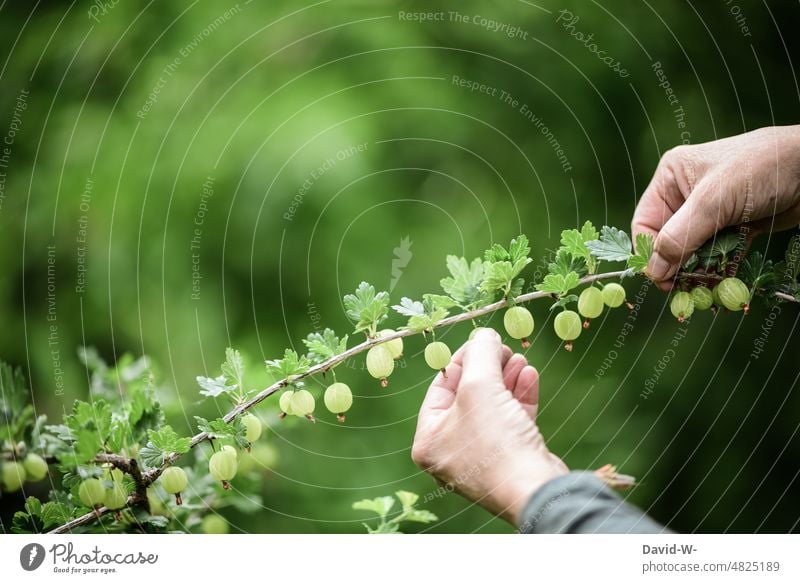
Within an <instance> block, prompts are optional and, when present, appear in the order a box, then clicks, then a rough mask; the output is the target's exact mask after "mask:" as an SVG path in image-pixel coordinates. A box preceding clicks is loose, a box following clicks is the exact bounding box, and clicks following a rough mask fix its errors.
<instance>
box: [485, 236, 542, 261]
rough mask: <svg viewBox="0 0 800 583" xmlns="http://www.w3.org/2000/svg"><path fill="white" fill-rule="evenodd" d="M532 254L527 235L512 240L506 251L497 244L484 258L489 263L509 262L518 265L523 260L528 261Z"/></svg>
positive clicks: (487, 251) (488, 250)
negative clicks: (529, 255)
mask: <svg viewBox="0 0 800 583" xmlns="http://www.w3.org/2000/svg"><path fill="white" fill-rule="evenodd" d="M530 252H531V248H530V246H529V245H528V238H527V237H526V236H525V235H520V236H519V237H516V238H514V239H511V243H510V244H509V246H508V250H506V249H505V248H504V247H503V246H502V245H500V244H498V243H495V244H494V245H492V246H491V247H490V248H489V249H487V250H486V253H484V258H485V260H486V261H487V262H489V263H496V262H498V261H508V262H510V263H516V262H517V261H519V260H521V259H526V258H527V257H528V254H529V253H530Z"/></svg>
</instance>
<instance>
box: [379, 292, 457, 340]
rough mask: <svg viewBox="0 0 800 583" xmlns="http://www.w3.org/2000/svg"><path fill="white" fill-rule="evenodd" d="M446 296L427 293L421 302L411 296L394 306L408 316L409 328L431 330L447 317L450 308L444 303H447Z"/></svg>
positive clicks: (406, 327) (420, 330) (419, 330)
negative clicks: (444, 305) (444, 306)
mask: <svg viewBox="0 0 800 583" xmlns="http://www.w3.org/2000/svg"><path fill="white" fill-rule="evenodd" d="M448 299H449V298H446V297H445V296H439V295H435V294H425V295H424V296H423V298H422V301H421V302H418V301H414V300H412V299H410V298H403V299H402V300H400V305H399V306H392V308H393V309H394V310H395V311H397V312H398V313H400V314H403V315H404V316H408V317H409V318H408V323H407V324H406V325H405V326H404V328H405V329H407V330H414V331H417V332H422V331H424V330H430V329H432V328H433V327H434V326H436V325H437V324H438V323H439V322H440V321H442V320H443V319H444V318H446V317H447V314H449V313H450V312H448V310H447V309H446V308H443V307H442V305H443V304H446V303H447V300H448Z"/></svg>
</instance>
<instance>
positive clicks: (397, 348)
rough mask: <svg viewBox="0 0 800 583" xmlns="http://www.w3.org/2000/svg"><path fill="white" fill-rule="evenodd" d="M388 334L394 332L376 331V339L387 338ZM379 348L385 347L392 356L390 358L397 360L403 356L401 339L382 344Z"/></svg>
mask: <svg viewBox="0 0 800 583" xmlns="http://www.w3.org/2000/svg"><path fill="white" fill-rule="evenodd" d="M390 334H394V330H390V329H388V328H387V329H386V330H379V331H378V338H384V337H386V336H389V335H390ZM381 346H385V347H386V348H388V349H389V352H390V353H391V355H392V358H394V359H398V358H400V357H401V356H403V339H402V338H395V339H394V340H389V342H384V343H383V344H382V345H381Z"/></svg>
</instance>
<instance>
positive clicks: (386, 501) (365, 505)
mask: <svg viewBox="0 0 800 583" xmlns="http://www.w3.org/2000/svg"><path fill="white" fill-rule="evenodd" d="M392 506H394V498H392V497H391V496H380V497H378V498H373V499H371V500H370V499H366V500H359V501H358V502H353V510H366V511H368V512H374V513H375V514H377V515H378V516H380V517H381V518H385V517H386V515H387V514H389V511H390V510H391V509H392Z"/></svg>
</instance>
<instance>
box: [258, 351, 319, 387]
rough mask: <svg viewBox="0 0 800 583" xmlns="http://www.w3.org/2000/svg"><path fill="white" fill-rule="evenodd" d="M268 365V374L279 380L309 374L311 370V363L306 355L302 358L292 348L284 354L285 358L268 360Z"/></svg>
mask: <svg viewBox="0 0 800 583" xmlns="http://www.w3.org/2000/svg"><path fill="white" fill-rule="evenodd" d="M266 365H267V372H269V373H271V374H273V375H274V376H276V377H277V378H279V379H287V378H289V377H290V376H293V375H298V374H303V373H305V372H307V371H308V369H309V368H311V361H310V360H309V359H308V357H306V356H305V355H304V356H300V355H299V354H297V352H295V351H294V350H292V349H291V348H287V349H286V350H285V351H284V353H283V358H281V359H276V360H268V361H266Z"/></svg>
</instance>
